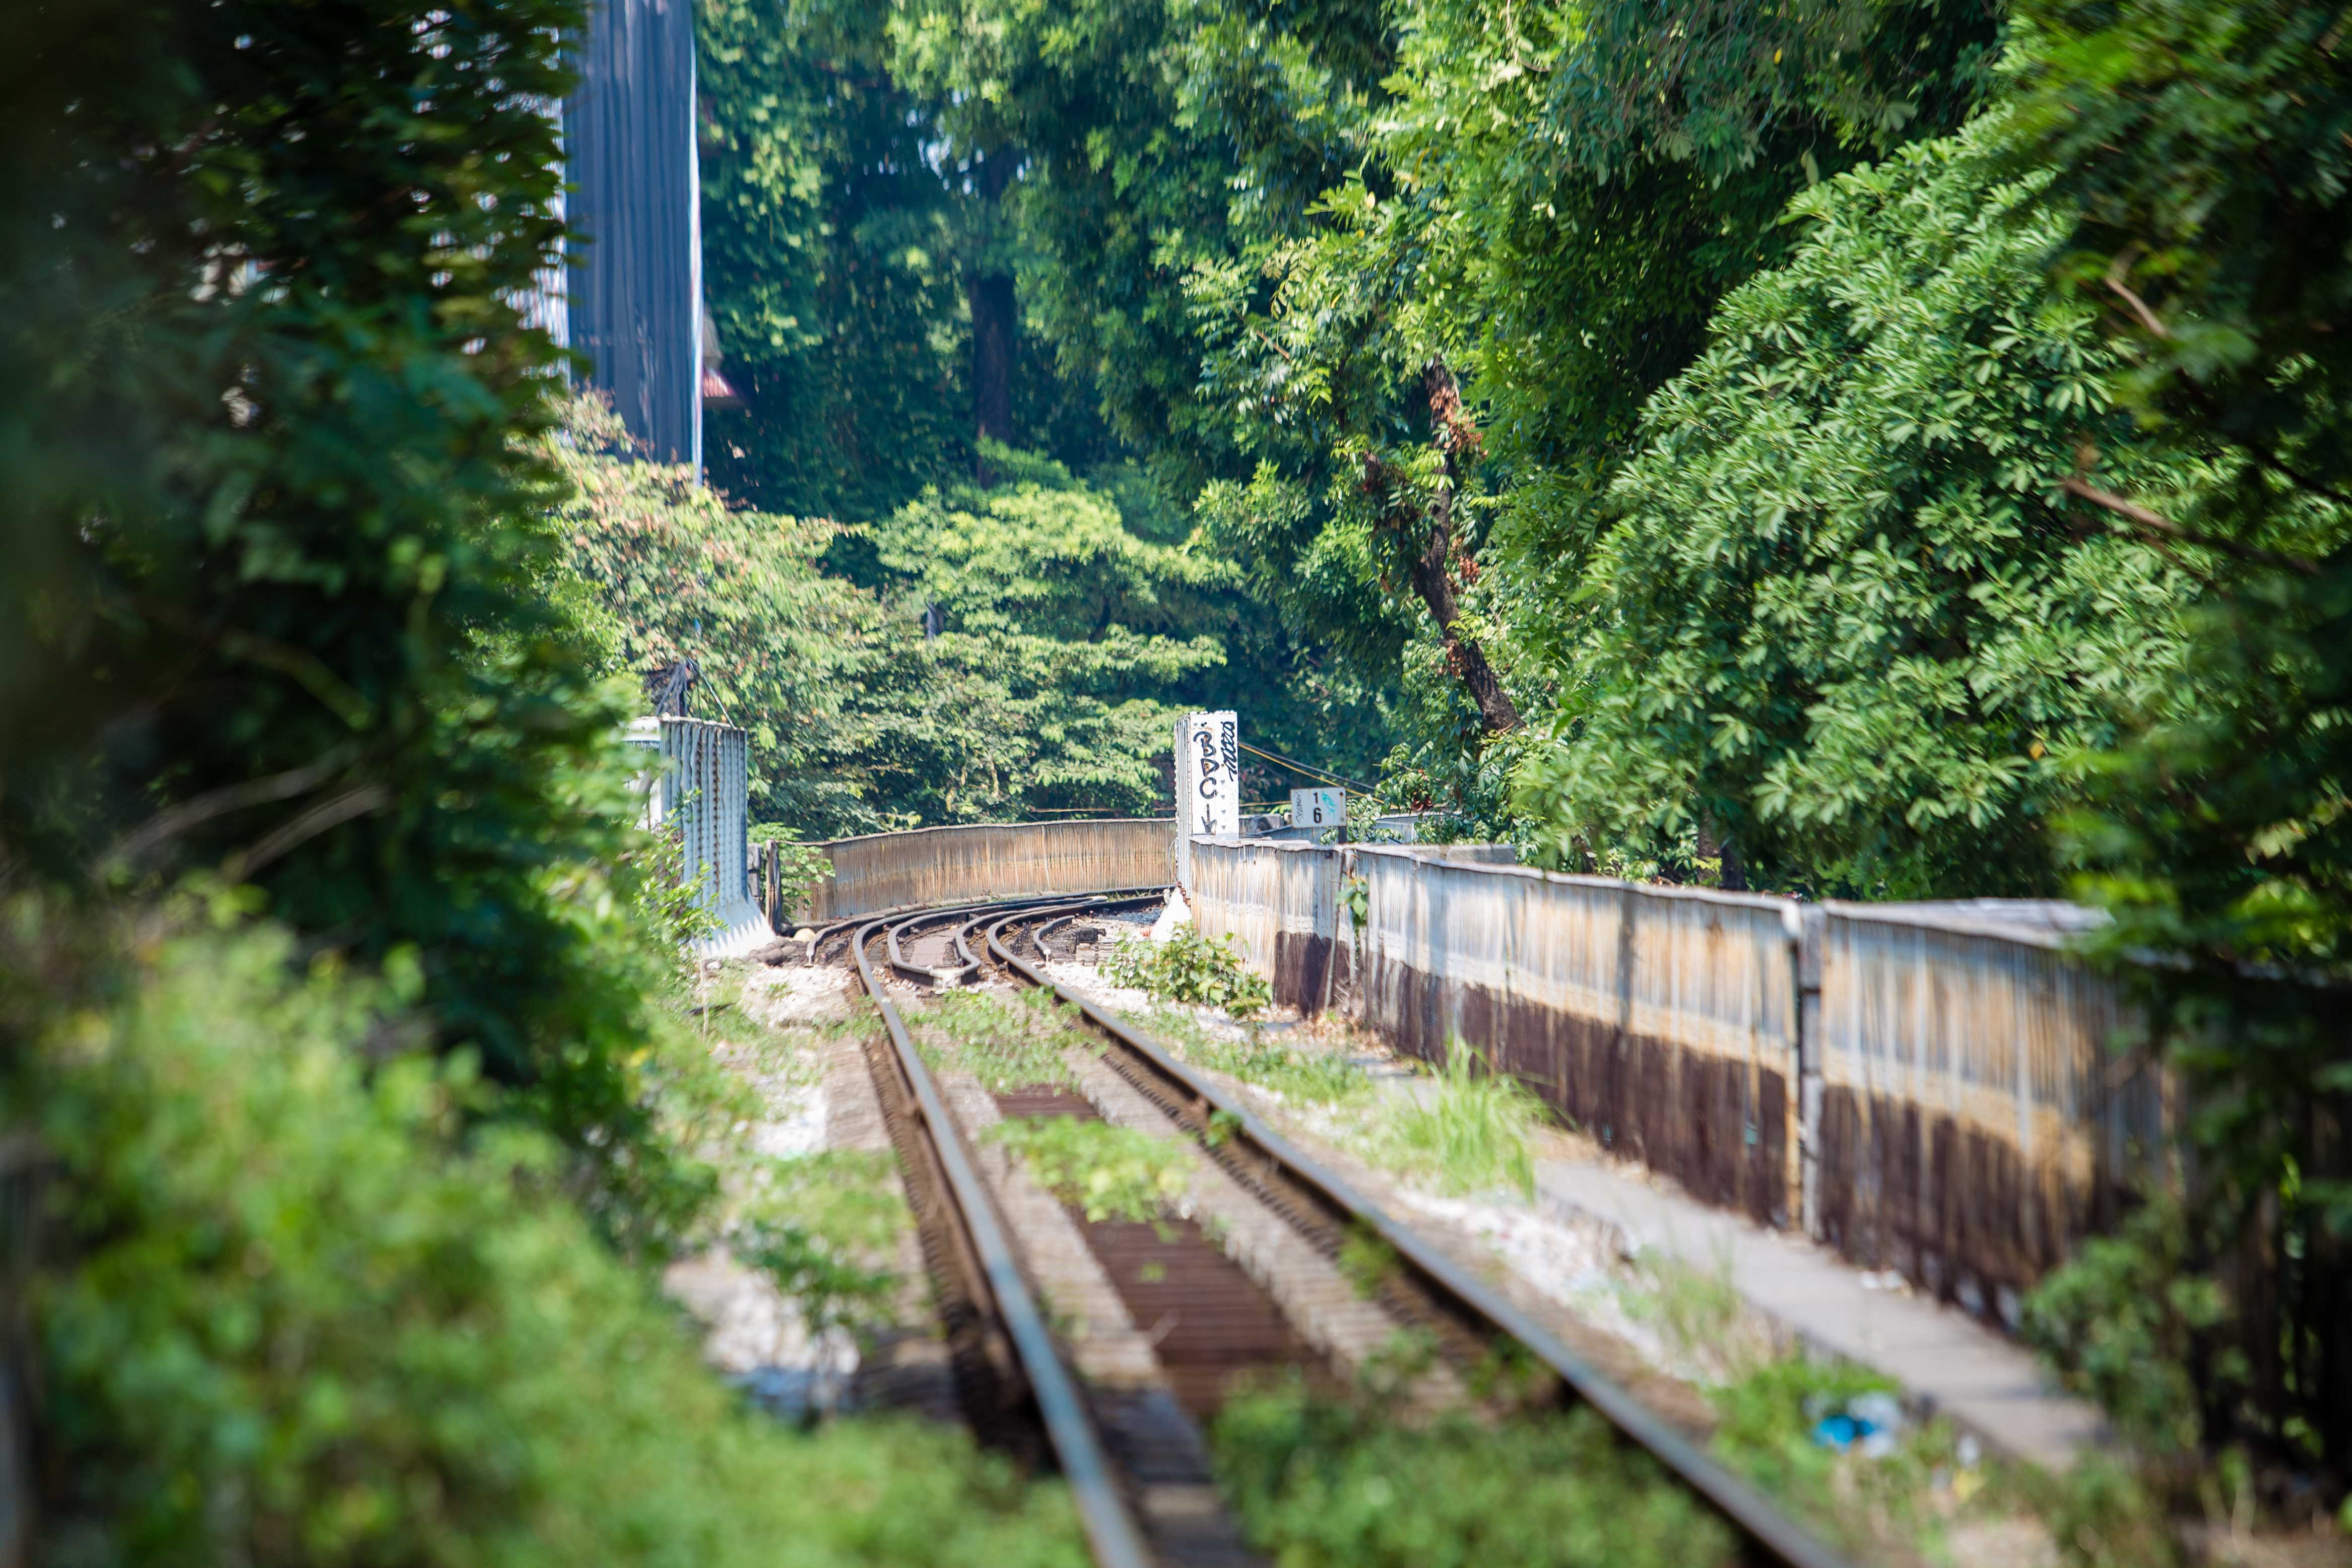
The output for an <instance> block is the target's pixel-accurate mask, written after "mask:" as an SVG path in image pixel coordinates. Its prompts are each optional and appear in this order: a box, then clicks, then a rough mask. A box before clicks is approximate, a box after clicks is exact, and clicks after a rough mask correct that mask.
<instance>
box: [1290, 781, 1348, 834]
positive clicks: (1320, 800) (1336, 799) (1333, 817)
mask: <svg viewBox="0 0 2352 1568" xmlns="http://www.w3.org/2000/svg"><path fill="white" fill-rule="evenodd" d="M1347 820H1348V792H1347V791H1345V790H1337V789H1295V790H1292V791H1291V792H1290V826H1293V827H1337V826H1339V825H1340V824H1341V823H1343V822H1345V821H1347Z"/></svg>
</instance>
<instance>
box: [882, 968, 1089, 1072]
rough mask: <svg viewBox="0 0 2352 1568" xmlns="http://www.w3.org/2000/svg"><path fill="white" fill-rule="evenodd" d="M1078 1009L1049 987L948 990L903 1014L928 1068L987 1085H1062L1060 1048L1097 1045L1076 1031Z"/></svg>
mask: <svg viewBox="0 0 2352 1568" xmlns="http://www.w3.org/2000/svg"><path fill="white" fill-rule="evenodd" d="M1077 1017H1078V1013H1077V1009H1076V1008H1075V1007H1072V1006H1070V1005H1067V1004H1066V1003H1062V1002H1058V1001H1056V1000H1055V997H1054V994H1053V993H1052V992H1050V991H1018V992H1014V993H1013V994H1010V995H1006V994H1001V993H997V992H989V991H950V992H948V993H947V994H945V995H942V996H940V997H939V998H938V999H937V1000H935V1001H933V1002H932V1003H931V1004H930V1005H929V1006H927V1007H925V1008H923V1009H922V1011H920V1012H919V1013H913V1014H910V1015H909V1016H908V1024H909V1025H910V1026H911V1027H912V1030H913V1033H914V1036H915V1048H916V1049H917V1050H918V1051H919V1052H920V1053H921V1054H922V1058H923V1060H924V1061H925V1062H926V1063H928V1064H929V1066H930V1067H931V1068H933V1069H935V1070H941V1069H952V1070H956V1071H961V1072H968V1073H970V1074H971V1076H972V1077H974V1078H976V1079H979V1080H980V1081H981V1083H982V1085H984V1086H985V1087H987V1088H988V1089H1022V1088H1026V1087H1028V1086H1030V1085H1032V1084H1067V1083H1069V1082H1070V1081H1071V1079H1070V1069H1069V1068H1068V1066H1067V1065H1066V1063H1065V1062H1064V1061H1063V1059H1062V1053H1063V1052H1065V1051H1066V1050H1068V1049H1069V1048H1070V1047H1073V1046H1085V1047H1089V1048H1091V1049H1096V1050H1099V1049H1101V1046H1100V1044H1099V1042H1097V1041H1095V1040H1093V1039H1092V1038H1091V1037H1088V1036H1087V1035H1086V1034H1085V1033H1083V1032H1081V1030H1080V1029H1079V1027H1078V1024H1077Z"/></svg>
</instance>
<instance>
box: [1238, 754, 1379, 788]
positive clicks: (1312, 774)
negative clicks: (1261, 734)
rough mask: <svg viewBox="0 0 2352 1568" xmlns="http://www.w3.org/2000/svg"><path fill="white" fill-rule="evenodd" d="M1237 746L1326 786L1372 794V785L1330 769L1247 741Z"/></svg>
mask: <svg viewBox="0 0 2352 1568" xmlns="http://www.w3.org/2000/svg"><path fill="white" fill-rule="evenodd" d="M1237 744H1239V745H1240V747H1241V749H1242V750H1243V751H1244V752H1249V753H1250V754H1251V755H1252V756H1257V757H1264V758H1265V760H1266V761H1267V762H1269V763H1281V764H1282V765H1283V766H1284V767H1286V768H1288V769H1289V770H1290V771H1291V772H1293V773H1304V774H1306V775H1307V777H1308V778H1310V779H1320V780H1322V781H1323V782H1324V783H1325V784H1338V785H1339V787H1340V788H1341V789H1349V790H1353V791H1355V792H1356V793H1357V794H1358V795H1370V794H1371V793H1372V786H1371V785H1370V784H1364V783H1362V782H1360V781H1359V780H1356V779H1351V778H1342V777H1341V776H1340V775H1339V774H1338V773H1332V772H1329V771H1328V769H1324V768H1318V767H1310V766H1308V765H1307V763H1302V762H1299V761H1297V759H1296V758H1292V757H1286V756H1284V755H1282V754H1281V753H1280V752H1268V751H1264V750H1261V749H1260V748H1258V747H1256V746H1253V745H1251V744H1250V743H1249V742H1247V741H1242V742H1237Z"/></svg>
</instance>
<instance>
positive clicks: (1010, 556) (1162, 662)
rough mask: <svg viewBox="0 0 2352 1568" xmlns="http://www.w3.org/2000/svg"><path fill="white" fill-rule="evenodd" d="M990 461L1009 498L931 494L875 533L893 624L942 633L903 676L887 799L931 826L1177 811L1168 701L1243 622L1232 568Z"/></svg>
mask: <svg viewBox="0 0 2352 1568" xmlns="http://www.w3.org/2000/svg"><path fill="white" fill-rule="evenodd" d="M988 460H989V464H990V467H991V468H993V469H994V470H995V471H996V472H997V473H998V474H1000V475H1001V476H1003V482H1002V483H1000V484H997V485H995V486H992V487H988V488H982V487H979V486H975V485H957V486H951V487H949V488H948V489H943V490H930V491H926V492H925V493H924V495H922V496H921V497H920V498H919V499H918V500H914V501H912V502H910V503H908V505H907V506H906V507H904V508H902V509H900V510H899V511H898V513H897V514H895V515H894V516H893V517H892V518H891V519H890V520H889V521H887V523H883V524H880V525H877V526H876V527H875V528H874V529H873V530H872V532H873V535H874V538H875V542H876V543H877V550H878V555H879V560H880V562H881V564H882V567H883V569H884V570H885V571H886V572H887V574H889V575H888V578H887V582H888V584H889V586H888V588H887V593H888V595H889V597H890V600H891V603H892V605H893V606H894V609H895V611H896V615H897V618H898V620H899V622H900V623H901V624H903V625H906V626H909V627H914V626H920V625H921V624H922V622H923V618H924V616H925V615H926V613H927V612H928V613H929V616H930V618H931V626H933V627H934V628H936V630H937V635H936V636H935V637H933V636H925V637H921V638H920V640H919V642H918V643H917V644H915V645H914V646H913V647H910V648H909V649H908V652H907V654H906V655H905V657H904V658H903V660H902V661H901V663H900V665H899V666H898V668H897V669H896V670H895V671H894V680H895V682H896V687H895V689H896V691H897V693H898V697H897V700H896V701H895V702H894V703H893V704H892V707H891V710H890V711H889V712H887V714H884V715H882V716H880V718H879V725H878V733H877V736H876V739H875V742H874V751H875V756H876V761H875V763H874V766H875V768H876V771H877V780H878V785H877V787H878V788H879V790H880V791H881V792H882V795H883V798H885V799H886V800H887V801H888V802H889V803H890V804H891V805H893V806H894V807H897V808H899V809H903V810H908V811H910V812H912V813H913V814H915V815H916V816H919V818H920V819H921V820H923V821H929V822H937V821H984V820H1001V819H1003V817H1004V816H1006V815H1007V814H1008V813H1011V814H1018V813H1021V812H1023V811H1024V810H1025V809H1029V808H1056V807H1110V808H1114V809H1117V810H1120V811H1124V812H1130V813H1136V814H1143V813H1147V812H1149V811H1150V810H1151V809H1153V808H1154V807H1155V805H1157V803H1158V802H1159V801H1160V800H1161V799H1163V798H1164V797H1165V792H1166V784H1165V780H1164V777H1163V767H1162V763H1161V761H1160V759H1162V758H1164V757H1165V756H1166V755H1167V754H1168V752H1169V748H1170V744H1171V741H1170V724H1171V720H1172V718H1173V717H1174V715H1175V713H1176V711H1177V706H1176V704H1175V703H1174V701H1172V700H1171V699H1172V698H1173V697H1174V696H1175V695H1176V694H1177V693H1178V692H1179V691H1181V690H1182V689H1183V688H1184V686H1185V685H1186V683H1187V681H1188V679H1189V678H1192V677H1195V676H1197V675H1198V674H1199V673H1200V672H1202V671H1204V670H1207V669H1210V668H1214V667H1215V666H1217V665H1219V664H1221V663H1222V662H1223V658H1224V650H1223V647H1222V645H1221V644H1220V642H1219V640H1218V639H1217V638H1216V637H1213V636H1210V635H1207V634H1205V633H1202V632H1201V631H1200V630H1199V629H1198V628H1199V627H1200V626H1202V624H1204V623H1211V624H1213V623H1217V622H1222V621H1224V620H1226V619H1227V618H1228V617H1229V616H1230V613H1231V612H1230V610H1229V609H1228V608H1227V606H1226V605H1223V603H1221V602H1220V598H1219V590H1220V589H1223V588H1225V587H1227V586H1228V585H1229V584H1231V583H1232V582H1233V573H1232V569H1231V568H1230V567H1229V566H1227V565H1226V564H1225V563H1223V562H1221V561H1219V560H1217V559H1216V558H1215V557H1213V556H1211V555H1208V554H1205V553H1203V552H1198V551H1195V550H1192V549H1191V548H1188V547H1186V546H1185V545H1182V544H1168V543H1155V542H1151V541H1150V540H1147V539H1144V538H1141V537H1139V536H1138V535H1137V534H1136V533H1135V532H1133V531H1130V530H1129V528H1128V527H1127V525H1126V523H1125V521H1124V520H1123V519H1122V517H1121V515H1120V512H1119V509H1118V505H1117V503H1116V502H1115V500H1113V499H1112V498H1111V497H1110V496H1108V495H1106V494H1104V493H1103V492H1101V491H1099V490H1097V489H1094V488H1093V487H1090V486H1088V485H1086V484H1084V483H1081V482H1079V481H1077V480H1076V479H1073V478H1072V477H1071V476H1070V474H1069V473H1068V472H1067V470H1066V469H1064V468H1060V467H1059V466H1058V465H1056V464H1054V463H1051V462H1049V461H1047V460H1045V459H1043V458H1034V457H1029V456H1026V455H1024V454H1021V453H1018V452H1014V451H1013V450H1011V449H1009V448H1004V447H992V448H991V449H990V450H989V452H988Z"/></svg>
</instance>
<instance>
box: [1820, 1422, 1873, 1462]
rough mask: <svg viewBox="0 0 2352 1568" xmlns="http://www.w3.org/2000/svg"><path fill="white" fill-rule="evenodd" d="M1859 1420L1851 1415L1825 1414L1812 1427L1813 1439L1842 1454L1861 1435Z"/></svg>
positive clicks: (1861, 1429)
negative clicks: (1818, 1422) (1817, 1423)
mask: <svg viewBox="0 0 2352 1568" xmlns="http://www.w3.org/2000/svg"><path fill="white" fill-rule="evenodd" d="M1863 1432H1864V1427H1863V1425H1862V1423H1861V1422H1859V1421H1856V1420H1855V1419H1854V1418H1853V1416H1851V1415H1825V1416H1823V1417H1822V1420H1821V1422H1820V1424H1819V1425H1818V1426H1814V1428H1813V1441H1814V1442H1816V1443H1819V1444H1820V1445H1821V1446H1822V1447H1824V1448H1829V1449H1832V1450H1833V1451H1835V1452H1837V1453H1840V1454H1843V1453H1844V1452H1845V1451H1846V1450H1847V1449H1848V1448H1851V1447H1853V1445H1854V1440H1855V1439H1856V1438H1858V1437H1860V1436H1863Z"/></svg>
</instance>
